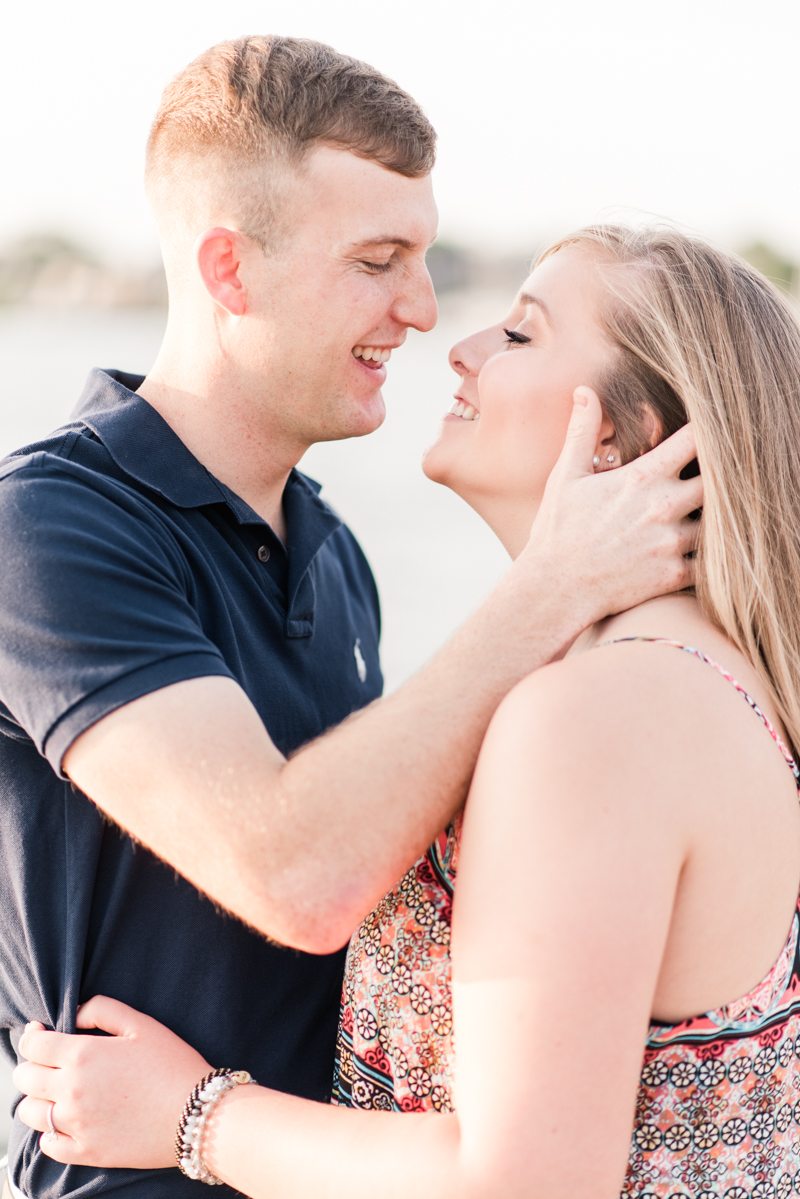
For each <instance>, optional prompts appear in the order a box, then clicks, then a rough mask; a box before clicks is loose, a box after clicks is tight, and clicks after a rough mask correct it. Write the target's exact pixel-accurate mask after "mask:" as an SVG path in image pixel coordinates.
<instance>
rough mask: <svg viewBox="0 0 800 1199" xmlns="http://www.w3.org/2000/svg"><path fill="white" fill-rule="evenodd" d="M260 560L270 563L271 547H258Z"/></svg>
mask: <svg viewBox="0 0 800 1199" xmlns="http://www.w3.org/2000/svg"><path fill="white" fill-rule="evenodd" d="M258 560H259V562H269V546H268V545H260V546H259V547H258Z"/></svg>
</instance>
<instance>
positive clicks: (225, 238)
mask: <svg viewBox="0 0 800 1199" xmlns="http://www.w3.org/2000/svg"><path fill="white" fill-rule="evenodd" d="M243 252H244V244H243V240H242V235H241V233H237V232H236V230H234V229H224V228H216V229H207V230H206V232H205V233H201V234H200V236H199V237H198V239H197V243H196V246H195V253H196V255H197V266H198V269H199V271H200V278H201V279H202V280H203V284H204V286H205V289H206V291H207V292H208V294H209V295H210V296H211V299H212V300H213V301H214V303H215V304H219V305H220V307H221V308H224V309H225V310H226V312H229V313H230V314H231V316H242V315H243V314H244V313H245V311H246V310H247V293H246V291H245V287H244V283H243V282H242V269H241V268H242V258H243Z"/></svg>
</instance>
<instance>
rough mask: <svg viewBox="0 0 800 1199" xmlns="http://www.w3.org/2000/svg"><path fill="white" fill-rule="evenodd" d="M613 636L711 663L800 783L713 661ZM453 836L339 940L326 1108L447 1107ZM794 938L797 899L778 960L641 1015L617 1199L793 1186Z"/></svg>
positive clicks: (718, 1195)
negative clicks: (338, 990)
mask: <svg viewBox="0 0 800 1199" xmlns="http://www.w3.org/2000/svg"><path fill="white" fill-rule="evenodd" d="M620 640H624V641H639V640H641V641H653V642H657V643H659V644H665V645H672V646H675V647H676V648H678V649H681V650H684V651H685V652H686V653H690V654H693V655H694V656H695V657H697V658H700V659H701V660H702V661H703V662H706V663H707V664H708V665H709V666H711V667H713V669H715V670H718V671H719V672H720V674H722V675H723V676H724V677H725V678H726V679H727V680H728V681H729V682H730V683H731V684H732V685H733V686H734V687H735V688H736V690H737V691H738V692H739V693H740V694H741V695H742V696H743V698H744V699H745V700H746V701H747V703H749V704H750V706H751V708H752V709H753V710H754V712H755V713H756V714H757V715H758V716H759V717H760V718H761V720H762V721H763V723H764V724H765V725H766V727H767V729H768V731H769V732H770V734H771V736H772V737H773V739H774V741H775V742H776V744H777V746H778V748H779V749H780V750H781V752H782V754H783V756H784V758H785V759H786V762H787V764H788V765H789V767H790V769H791V770H792V773H793V774H794V777H795V782H796V783H797V785H798V788H800V771H798V768H797V766H796V764H795V762H794V760H793V759H792V757H791V754H790V752H789V750H788V748H787V747H786V745H785V744H784V743H783V741H782V740H781V738H780V736H779V735H778V733H777V731H776V730H775V729H774V728H773V727H772V725H771V724H770V722H769V720H768V719H767V717H766V716H765V715H764V713H763V712H762V711H761V709H760V708H759V707H758V705H757V704H756V703H755V702H754V700H753V699H751V697H750V696H749V695H748V694H747V692H746V691H745V690H744V688H742V687H741V686H740V685H739V684H738V683H737V682H736V680H735V679H734V678H733V677H732V676H731V675H730V674H728V672H727V671H725V670H723V668H722V667H721V666H719V665H718V664H717V663H716V662H713V661H712V660H711V659H710V658H708V657H706V655H705V654H703V653H701V651H700V650H697V649H694V648H692V647H691V646H688V645H682V644H681V643H680V642H677V641H668V640H666V639H664V638H655V637H652V638H651V637H642V638H635V637H626V638H621V639H620ZM459 834H460V819H457V820H456V821H455V822H454V823H453V824H452V825H451V826H450V828H449V829H448V830H447V831H446V832H445V833H442V834H441V835H440V836H439V837H438V838H437V840H436V841H435V842H434V844H433V845H432V846H431V848H430V849H429V850H428V852H427V853H426V854H425V855H424V856H423V857H421V858H420V859H419V861H418V862H417V863H416V864H415V865H414V866H412V868H411V869H410V870H409V871H408V873H407V874H406V875H405V876H404V878H402V879H401V881H400V882H399V883H398V884H397V886H396V887H395V888H394V889H393V890H392V891H390V892H389V894H388V895H387V896H385V898H384V899H383V900H382V901H381V903H380V904H379V905H378V907H377V908H376V909H375V910H374V912H372V913H371V915H369V916H368V917H367V919H366V920H365V921H364V923H363V924H362V925H361V927H360V928H359V930H358V932H357V933H355V935H354V936H353V939H352V941H351V943H350V949H349V952H348V955H347V966H346V970H345V981H344V993H343V998H342V1011H341V1019H340V1026H339V1041H338V1047H337V1057H336V1068H335V1074H334V1089H333V1102H334V1103H336V1104H340V1105H343V1106H348V1107H360V1108H371V1109H373V1110H374V1109H377V1110H382V1111H401V1112H414V1111H427V1110H431V1109H433V1110H436V1111H440V1112H449V1111H452V1110H453V1107H452V1067H453V1055H454V1049H453V1024H452V1005H451V994H450V951H449V942H450V916H451V911H452V901H453V887H454V885H455V881H456V874H457V869H458V844H459ZM799 941H800V897H799V898H798V906H797V908H796V909H795V915H794V918H793V920H792V925H791V928H790V930H789V936H788V938H787V940H786V944H785V945H784V948H783V950H782V952H781V954H780V956H779V958H778V960H777V961H776V962H775V965H774V966H773V967H772V969H771V970H770V972H769V973H768V974H767V976H766V978H764V979H763V980H762V981H761V982H760V983H759V985H758V986H757V987H756V988H755V989H754V990H753V991H751V992H750V994H748V995H745V996H744V997H743V998H741V999H738V1000H736V1001H735V1002H734V1003H730V1004H728V1005H726V1006H725V1007H722V1008H718V1009H717V1010H716V1011H712V1012H706V1013H704V1014H703V1015H702V1016H695V1017H692V1018H691V1019H688V1020H684V1021H682V1022H681V1023H680V1024H675V1025H667V1024H661V1023H655V1022H654V1023H652V1024H651V1026H650V1029H649V1033H648V1037H647V1042H646V1044H645V1046H644V1056H643V1068H642V1073H641V1078H640V1083H639V1092H638V1097H637V1103H636V1116H635V1123H634V1128H633V1133H632V1138H631V1150H630V1157H629V1162H628V1170H627V1173H626V1176H625V1181H624V1184H623V1187H622V1192H621V1199H788V1196H790V1195H792V1194H793V1193H794V1194H797V1195H800V952H799V946H798V942H799ZM489 1035H490V1034H489Z"/></svg>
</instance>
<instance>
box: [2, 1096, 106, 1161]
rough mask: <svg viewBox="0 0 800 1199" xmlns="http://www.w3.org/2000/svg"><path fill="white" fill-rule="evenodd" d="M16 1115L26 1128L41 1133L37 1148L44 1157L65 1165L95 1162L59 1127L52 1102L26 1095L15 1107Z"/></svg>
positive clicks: (56, 1113) (56, 1111)
mask: <svg viewBox="0 0 800 1199" xmlns="http://www.w3.org/2000/svg"><path fill="white" fill-rule="evenodd" d="M48 1113H49V1115H50V1117H51V1118H52V1122H53V1128H54V1129H55V1136H54V1135H53V1132H52V1130H51V1128H50V1119H48ZM17 1115H18V1116H19V1118H20V1120H21V1121H22V1123H23V1124H26V1125H27V1126H28V1128H33V1129H35V1130H36V1131H37V1132H40V1133H42V1136H41V1137H40V1138H39V1148H40V1149H41V1151H42V1153H44V1154H45V1156H46V1157H51V1158H52V1159H53V1161H56V1162H62V1163H63V1164H64V1165H65V1166H70V1165H79V1164H82V1165H94V1164H95V1163H94V1162H90V1161H87V1160H86V1159H87V1154H86V1153H85V1151H82V1149H81V1146H80V1145H79V1144H78V1143H77V1142H76V1141H74V1140H73V1139H72V1137H71V1136H68V1135H67V1134H66V1133H65V1132H63V1131H62V1130H61V1129H60V1128H59V1126H58V1110H57V1109H56V1108H54V1106H53V1104H52V1103H47V1102H46V1101H45V1100H43V1099H32V1098H31V1097H30V1096H26V1097H25V1098H24V1099H23V1100H22V1102H21V1103H20V1104H19V1106H18V1107H17Z"/></svg>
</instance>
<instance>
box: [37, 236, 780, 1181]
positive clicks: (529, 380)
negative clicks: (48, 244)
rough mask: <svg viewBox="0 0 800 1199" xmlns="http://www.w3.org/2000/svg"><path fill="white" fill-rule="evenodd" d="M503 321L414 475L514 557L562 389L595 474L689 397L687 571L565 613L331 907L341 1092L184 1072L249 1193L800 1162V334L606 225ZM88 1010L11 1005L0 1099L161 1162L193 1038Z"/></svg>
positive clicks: (202, 1151) (690, 1173)
mask: <svg viewBox="0 0 800 1199" xmlns="http://www.w3.org/2000/svg"><path fill="white" fill-rule="evenodd" d="M506 325H507V328H506V329H505V331H504V329H503V327H502V326H497V327H494V328H492V329H489V330H486V331H485V332H483V333H481V334H478V335H477V336H475V337H472V338H468V339H467V340H466V341H465V342H463V343H461V344H460V345H459V346H457V347H456V348H455V349H454V351H453V354H452V363H453V366H454V368H455V370H456V371H457V372H458V374H459V375H460V376H461V385H460V387H459V390H458V392H457V396H456V403H455V405H454V407H453V409H452V411H451V414H450V415H449V416H448V417H446V418H445V421H444V423H443V427H442V430H441V434H440V437H439V439H438V441H437V443H436V444H435V445H434V446H433V448H432V449H431V450H430V451H429V452H428V454H427V457H426V460H425V470H426V473H427V474H428V475H429V476H430V477H431V478H433V479H436V480H438V481H439V482H442V483H445V484H446V485H448V486H449V487H451V488H452V489H453V490H455V491H456V492H458V493H459V494H460V495H461V496H462V497H463V498H464V499H466V500H467V502H468V503H470V504H471V505H472V506H473V507H474V508H475V509H476V510H477V511H478V512H479V513H480V514H481V515H482V516H483V517H484V519H485V520H486V521H487V522H488V523H489V524H490V525H491V526H492V528H493V529H494V530H495V532H496V533H497V534H498V536H499V537H500V538H501V540H502V541H503V543H504V544H505V545H506V547H507V549H508V550H509V553H511V554H512V555H514V554H515V553H517V552H518V551H519V549H520V548H521V546H522V545H523V544H524V542H525V539H526V537H527V535H528V531H529V530H530V527H531V522H532V520H533V518H534V516H535V514H536V511H537V510H538V507H539V505H540V504H541V502H542V499H543V496H544V494H545V485H546V481H547V478H548V475H549V473H550V470H551V469H552V466H553V464H554V462H555V460H556V458H557V456H558V454H559V451H560V449H561V447H562V445H563V441H564V437H565V432H566V427H567V422H568V419H569V414H570V411H571V408H572V396H573V392H574V391H575V389H576V388H579V387H581V386H583V387H587V386H588V385H590V386H591V388H593V389H594V390H595V391H596V393H597V394H598V395H599V396H600V398H601V401H602V405H603V422H602V426H601V429H600V434H599V437H598V444H597V448H596V456H595V460H594V461H595V469H596V470H613V469H615V468H616V467H617V466H618V465H619V464H621V463H623V462H626V461H629V460H630V459H632V458H635V457H636V456H637V455H639V454H641V453H642V452H643V451H644V450H646V449H647V448H648V447H650V446H652V445H654V444H655V443H656V442H658V441H659V440H661V439H662V438H663V437H664V436H666V435H668V434H669V433H671V432H672V431H673V430H674V429H675V428H677V427H678V426H679V425H680V424H682V423H683V422H684V421H685V420H686V419H687V416H688V418H689V419H691V421H692V423H693V426H694V429H695V434H696V439H697V446H698V459H699V462H700V466H701V469H702V474H703V478H704V485H705V497H706V498H705V507H704V513H703V519H702V537H701V549H700V552H699V563H698V580H699V581H698V594H697V597H695V596H692V595H688V594H683V595H678V596H671V597H665V598H661V599H658V600H653V601H650V602H648V603H646V604H642V605H640V606H639V607H637V608H634V609H631V610H629V611H627V612H624V613H622V614H620V615H619V616H616V617H614V618H612V619H610V620H607V621H605V622H603V623H602V624H601V625H599V626H595V627H593V628H591V629H588V630H587V631H586V633H585V634H584V635H583V636H582V638H581V639H580V641H579V643H577V644H576V645H575V646H574V647H573V650H572V651H571V652H570V653H569V655H568V656H567V657H566V658H565V660H564V661H563V662H560V663H557V664H555V665H552V666H550V667H547V668H546V669H544V670H541V671H539V672H538V673H537V674H536V675H534V676H532V677H531V678H530V679H528V680H526V681H525V682H524V683H523V684H522V685H520V686H519V687H518V688H517V689H516V690H515V691H514V692H513V693H512V694H511V696H509V698H508V699H507V700H506V701H505V702H504V703H503V705H502V706H501V708H500V709H499V711H498V713H497V715H496V717H495V719H494V721H493V723H492V726H491V728H490V731H489V733H488V735H487V738H486V741H485V744H484V747H483V750H482V752H481V757H480V761H479V764H478V768H477V771H476V774H475V778H474V781H473V785H472V788H471V791H470V797H469V801H468V804H467V808H466V815H465V817H464V823H463V830H462V829H461V828H459V827H454V828H451V829H450V830H449V831H448V833H447V834H443V836H442V838H440V840H439V841H438V842H437V843H436V844H435V845H434V846H433V847H432V849H431V851H430V852H429V853H428V854H427V855H426V856H425V858H424V859H422V860H421V861H420V862H418V863H417V865H416V866H415V867H414V868H413V869H412V871H410V872H409V874H408V875H407V876H406V878H404V879H403V880H402V881H401V882H400V883H399V884H398V886H397V887H396V888H395V889H394V890H393V891H392V892H390V894H389V895H388V896H387V897H386V899H385V900H384V901H383V902H382V903H381V904H380V905H379V907H378V908H377V909H376V911H375V912H374V913H373V914H372V915H371V916H370V917H369V918H368V919H367V920H366V921H365V922H364V925H362V927H361V929H360V930H359V931H358V933H357V934H356V935H355V937H354V938H353V941H352V944H351V948H350V954H349V959H348V968H347V976H346V981H345V993H344V1002H343V1010H342V1027H341V1035H340V1044H339V1067H338V1077H337V1081H336V1093H335V1099H336V1100H337V1104H338V1105H337V1106H330V1107H329V1106H326V1105H319V1104H314V1103H311V1102H308V1101H305V1100H300V1099H295V1098H293V1097H289V1096H285V1095H281V1094H278V1093H275V1092H270V1091H268V1090H266V1089H264V1088H259V1087H255V1086H239V1085H237V1086H235V1087H233V1088H232V1089H231V1090H230V1091H228V1092H227V1093H226V1094H225V1095H224V1097H223V1098H222V1100H221V1101H220V1102H218V1103H216V1105H215V1106H214V1103H215V1100H214V1096H213V1095H212V1094H211V1093H210V1092H209V1097H208V1100H207V1101H206V1100H202V1103H201V1106H202V1104H204V1103H206V1102H207V1104H208V1105H211V1106H213V1112H212V1113H211V1114H210V1117H209V1122H208V1123H207V1124H206V1125H205V1126H203V1127H202V1133H201V1135H199V1134H194V1137H195V1139H194V1141H192V1138H191V1137H187V1144H188V1145H191V1144H194V1145H195V1146H196V1147H197V1151H198V1153H199V1156H200V1158H201V1159H202V1167H203V1169H207V1170H208V1171H210V1175H213V1176H216V1177H217V1178H220V1179H224V1180H225V1181H226V1182H228V1183H229V1184H230V1185H232V1186H234V1187H236V1188H237V1189H239V1190H241V1191H244V1192H245V1193H246V1194H249V1195H252V1196H254V1197H255V1199H260V1196H262V1195H263V1196H265V1199H266V1196H269V1197H270V1199H280V1197H282V1196H286V1197H287V1199H291V1197H293V1196H298V1195H302V1196H304V1195H311V1194H314V1195H318V1194H323V1195H330V1196H339V1195H341V1196H344V1195H347V1196H362V1195H363V1196H367V1195H369V1196H372V1195H374V1194H375V1193H376V1192H378V1193H380V1194H382V1195H386V1196H395V1195H397V1196H401V1195H402V1196H405V1195H407V1194H408V1193H409V1191H411V1190H412V1189H419V1188H420V1187H421V1186H424V1187H425V1189H426V1190H427V1191H430V1192H431V1193H439V1194H442V1195H453V1196H457V1197H458V1199H461V1197H462V1196H463V1197H465V1199H473V1197H474V1199H484V1197H488V1196H503V1199H506V1197H509V1196H531V1197H535V1199H562V1197H563V1199H567V1196H569V1199H575V1197H576V1196H580V1197H581V1199H589V1197H591V1199H594V1197H597V1199H612V1197H613V1196H616V1195H619V1194H620V1193H622V1194H623V1195H625V1196H640V1197H642V1199H643V1197H644V1196H648V1197H655V1196H658V1197H659V1199H662V1197H664V1199H667V1197H674V1196H692V1197H693V1199H694V1197H698V1199H699V1197H701V1196H702V1197H703V1199H710V1197H711V1196H723V1195H724V1196H726V1197H727V1199H745V1197H752V1199H766V1197H767V1196H777V1197H779V1199H780V1197H785V1196H786V1195H788V1194H790V1193H791V1190H792V1188H793V1187H794V1186H797V1187H800V1169H799V1168H800V1159H798V1157H797V1155H796V1153H795V1147H796V1145H797V1140H798V1133H797V1125H798V1123H800V1104H798V1101H799V1100H800V964H799V963H798V930H799V929H800V918H799V916H798V889H799V888H800V808H799V807H798V792H797V782H798V771H797V768H796V767H795V765H794V762H793V760H792V755H791V750H790V749H789V748H788V747H789V746H792V745H794V746H798V745H800V620H798V615H797V583H798V580H800V543H798V536H797V529H798V528H799V527H800V496H799V495H798V490H797V486H796V480H797V479H798V477H800V329H799V328H798V324H797V321H796V319H795V316H794V314H793V312H792V311H791V309H790V308H789V306H788V305H787V303H786V302H785V301H784V300H783V299H782V298H781V297H780V296H779V294H778V293H777V292H776V291H775V290H774V289H773V288H772V287H771V286H770V285H769V284H768V283H767V282H766V281H765V280H764V279H763V278H761V277H760V276H759V275H757V274H756V272H754V271H752V270H751V269H750V268H749V267H747V266H746V265H745V264H744V263H742V262H740V261H739V260H736V259H733V258H730V257H728V256H726V255H724V254H721V253H719V252H717V251H715V250H713V249H711V248H709V247H708V246H705V245H703V244H702V243H699V242H697V241H695V240H692V239H690V238H687V237H684V236H682V235H680V234H678V233H675V232H671V231H658V230H653V231H644V232H642V231H630V230H625V229H619V228H602V227H601V228H591V229H588V230H584V231H582V232H580V233H578V234H576V235H574V236H573V237H571V238H567V239H566V240H564V241H562V242H560V243H558V244H557V245H555V246H553V247H551V249H550V250H548V251H547V252H546V253H545V254H544V255H543V257H542V259H541V260H540V262H539V264H538V265H537V267H536V269H535V270H534V272H533V274H532V276H531V277H530V279H529V280H528V281H527V283H526V285H525V287H524V289H523V291H522V293H521V294H520V296H519V297H518V298H517V300H516V302H515V305H514V308H513V310H512V312H511V314H510V316H509V318H508V320H507V322H506ZM692 647H696V648H692ZM686 651H688V652H686ZM717 663H723V664H724V667H725V669H724V670H723V668H722V667H721V666H718V665H716V664H717ZM736 680H738V682H737V681H736ZM743 697H744V699H746V700H747V703H745V702H743ZM453 719H455V720H457V719H458V713H457V712H454V713H453ZM456 872H457V873H458V888H457V891H456V894H455V903H454V905H453V913H452V960H451V955H450V947H449V940H450V935H449V934H450V927H451V919H450V909H451V901H452V898H453V884H454V882H455V878H456ZM451 996H452V1006H451ZM79 1023H80V1024H81V1026H82V1027H84V1028H91V1027H102V1028H104V1029H105V1030H106V1031H110V1032H113V1033H115V1034H117V1037H116V1039H113V1040H107V1039H101V1040H97V1039H89V1038H81V1037H76V1038H69V1037H65V1036H62V1035H60V1034H56V1033H47V1032H44V1031H43V1030H42V1029H41V1026H35V1027H33V1026H32V1027H30V1028H29V1030H28V1031H27V1032H26V1034H25V1036H24V1038H23V1041H22V1042H21V1044H20V1049H21V1052H22V1053H24V1054H25V1055H26V1056H29V1057H31V1058H32V1059H34V1060H33V1061H31V1062H28V1063H26V1064H24V1065H22V1066H21V1067H19V1068H18V1070H17V1072H16V1075H15V1079H16V1082H17V1085H18V1086H19V1087H20V1088H21V1089H23V1090H24V1091H25V1092H26V1093H27V1095H28V1098H26V1099H25V1100H24V1101H23V1103H22V1105H21V1107H20V1109H19V1111H20V1115H21V1116H22V1118H23V1119H24V1120H25V1122H26V1123H28V1124H29V1125H30V1126H31V1127H34V1128H38V1129H41V1130H42V1131H45V1130H47V1129H48V1127H49V1123H50V1122H54V1126H55V1128H57V1129H58V1130H59V1131H58V1132H57V1133H56V1132H51V1134H50V1135H49V1136H48V1137H46V1138H43V1142H42V1143H43V1148H44V1150H45V1152H47V1153H49V1154H50V1155H51V1156H53V1157H55V1158H56V1159H57V1160H59V1161H65V1162H72V1161H75V1162H80V1161H83V1162H86V1163H88V1164H104V1165H108V1166H114V1165H120V1166H121V1165H126V1166H141V1167H145V1166H146V1167H153V1166H164V1167H167V1166H169V1165H170V1164H172V1161H173V1157H172V1138H173V1136H174V1128H175V1124H176V1123H177V1118H178V1114H179V1112H180V1108H181V1105H182V1103H183V1101H184V1099H185V1097H186V1095H187V1094H188V1092H189V1091H190V1089H191V1088H192V1086H193V1085H194V1084H195V1083H196V1082H197V1080H198V1078H200V1077H201V1076H202V1075H203V1074H205V1073H206V1072H207V1071H208V1069H209V1066H208V1063H206V1062H204V1061H203V1060H202V1058H200V1056H199V1055H197V1054H196V1053H194V1051H193V1050H191V1049H190V1048H189V1047H188V1046H186V1045H185V1044H184V1043H183V1042H181V1041H180V1040H179V1039H178V1038H177V1037H175V1036H174V1035H173V1034H172V1033H170V1032H169V1031H168V1030H166V1029H164V1028H162V1027H161V1026H160V1025H157V1024H156V1023H155V1022H154V1021H152V1020H150V1019H148V1018H147V1017H143V1016H141V1015H139V1014H138V1013H135V1012H133V1011H131V1009H129V1008H126V1007H124V1005H121V1004H117V1003H115V1002H114V1001H112V1000H106V999H96V1000H92V1001H91V1002H90V1003H88V1004H87V1005H85V1007H84V1008H83V1009H82V1011H81V1013H80V1020H79ZM453 1028H455V1030H456V1035H457V1044H458V1052H457V1056H456V1055H454V1045H453V1031H452V1030H453ZM233 1064H234V1065H235V1064H236V1063H233ZM212 1090H213V1088H212ZM203 1094H206V1092H203ZM347 1107H354V1108H359V1109H362V1110H358V1111H352V1110H345V1109H346V1108H347ZM204 1110H205V1109H204ZM386 1110H394V1111H403V1112H406V1113H407V1114H406V1115H405V1117H404V1118H403V1119H399V1118H396V1117H393V1116H387V1115H386V1114H385V1112H386ZM184 1127H185V1126H184ZM198 1135H199V1139H198ZM187 1152H188V1150H187Z"/></svg>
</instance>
